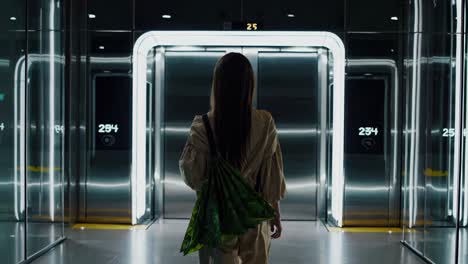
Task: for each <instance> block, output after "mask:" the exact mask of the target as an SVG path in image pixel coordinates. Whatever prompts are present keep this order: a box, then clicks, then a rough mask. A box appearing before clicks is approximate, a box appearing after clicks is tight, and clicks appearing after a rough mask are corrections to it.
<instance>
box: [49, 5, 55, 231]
mask: <svg viewBox="0 0 468 264" xmlns="http://www.w3.org/2000/svg"><path fill="white" fill-rule="evenodd" d="M54 24H55V2H54V1H51V2H50V14H49V26H50V29H51V30H50V31H49V61H48V62H49V195H50V197H49V216H50V220H51V221H52V222H54V221H55V187H54V185H55V177H54V176H55V170H54V168H55V131H54V127H55V31H53V30H52V29H54V28H55V25H54Z"/></svg>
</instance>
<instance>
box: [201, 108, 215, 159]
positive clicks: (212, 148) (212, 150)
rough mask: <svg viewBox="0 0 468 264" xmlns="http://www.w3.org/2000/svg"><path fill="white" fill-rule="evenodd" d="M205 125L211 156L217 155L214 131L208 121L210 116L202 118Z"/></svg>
mask: <svg viewBox="0 0 468 264" xmlns="http://www.w3.org/2000/svg"><path fill="white" fill-rule="evenodd" d="M202 118H203V124H204V125H205V130H206V135H207V137H208V143H209V144H210V153H211V155H213V156H214V155H216V143H215V139H214V135H213V130H211V125H210V120H209V119H208V114H204V115H203V116H202Z"/></svg>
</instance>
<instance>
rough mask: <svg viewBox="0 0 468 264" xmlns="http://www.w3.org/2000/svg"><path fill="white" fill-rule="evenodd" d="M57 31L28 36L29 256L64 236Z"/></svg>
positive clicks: (61, 67)
mask: <svg viewBox="0 0 468 264" xmlns="http://www.w3.org/2000/svg"><path fill="white" fill-rule="evenodd" d="M61 43H62V33H61V32H56V31H37V32H30V33H29V38H28V44H29V45H28V46H29V50H28V52H29V53H28V65H24V64H23V65H20V71H26V73H27V80H28V85H27V87H26V89H27V101H26V102H27V103H26V105H27V114H26V115H27V124H28V126H27V130H26V145H27V155H26V164H27V167H26V177H27V178H26V179H27V183H26V184H27V223H28V233H27V244H28V246H27V249H28V252H27V254H28V256H31V255H33V254H34V253H36V252H37V251H39V250H41V249H43V248H44V247H47V246H48V245H50V244H51V243H53V242H55V241H56V240H57V239H59V238H61V237H62V236H63V176H64V173H63V172H64V168H63V137H64V132H65V128H64V123H63V85H64V81H63V74H64V65H63V63H64V57H63V53H62V46H61Z"/></svg>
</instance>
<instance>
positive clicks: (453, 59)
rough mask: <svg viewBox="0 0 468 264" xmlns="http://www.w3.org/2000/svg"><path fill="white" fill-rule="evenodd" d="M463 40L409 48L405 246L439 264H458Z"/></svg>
mask: <svg viewBox="0 0 468 264" xmlns="http://www.w3.org/2000/svg"><path fill="white" fill-rule="evenodd" d="M457 39H458V38H457V35H451V34H426V33H414V34H411V35H409V38H408V42H407V44H408V52H407V54H408V57H407V58H406V64H405V65H406V68H405V71H406V76H407V78H406V83H405V84H406V86H407V87H408V89H407V93H406V94H405V98H406V99H405V100H406V110H405V131H404V132H405V134H404V135H405V138H404V145H405V157H404V170H403V175H404V181H405V182H404V188H403V190H404V208H403V210H404V212H403V213H404V217H403V219H404V222H403V225H404V228H405V234H404V240H405V241H406V243H408V244H409V245H410V246H411V247H413V248H414V249H415V250H417V251H418V252H419V253H420V254H422V255H423V256H424V257H425V258H427V259H430V260H431V261H434V263H454V262H455V248H456V238H455V237H456V217H457V208H458V205H457V204H458V195H457V189H458V175H459V174H458V173H459V168H460V167H459V165H460V156H459V152H458V151H459V147H458V146H459V142H460V140H461V138H462V137H461V133H459V131H461V130H460V122H459V120H460V116H459V113H458V111H459V110H458V109H459V104H460V101H458V103H457V100H461V99H460V94H459V92H460V88H459V85H457V82H458V81H460V77H459V73H457V72H458V71H459V66H460V61H459V55H457V54H458V53H459V52H458V51H457V47H456V46H455V45H456V43H457ZM452 45H453V46H452ZM457 120H458V121H457Z"/></svg>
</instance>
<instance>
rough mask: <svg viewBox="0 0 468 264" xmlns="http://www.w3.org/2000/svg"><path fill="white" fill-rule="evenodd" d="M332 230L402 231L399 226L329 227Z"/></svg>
mask: <svg viewBox="0 0 468 264" xmlns="http://www.w3.org/2000/svg"><path fill="white" fill-rule="evenodd" d="M328 230H329V231H330V232H335V233H337V232H340V233H402V232H403V229H402V228H398V227H342V228H340V227H328Z"/></svg>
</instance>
